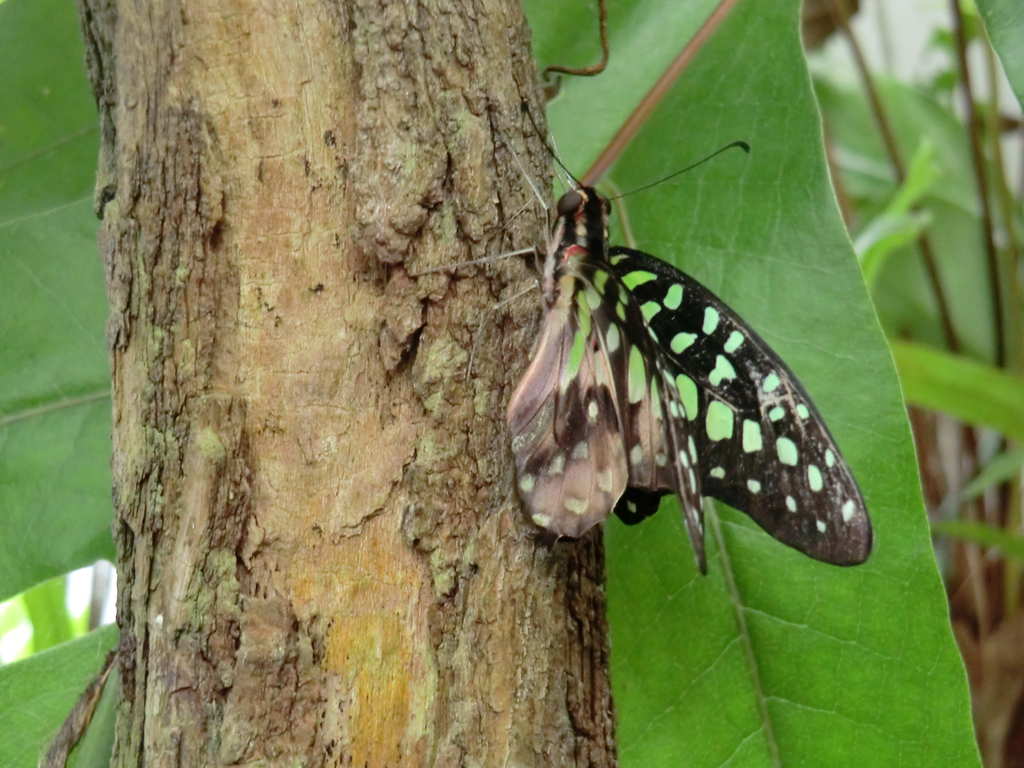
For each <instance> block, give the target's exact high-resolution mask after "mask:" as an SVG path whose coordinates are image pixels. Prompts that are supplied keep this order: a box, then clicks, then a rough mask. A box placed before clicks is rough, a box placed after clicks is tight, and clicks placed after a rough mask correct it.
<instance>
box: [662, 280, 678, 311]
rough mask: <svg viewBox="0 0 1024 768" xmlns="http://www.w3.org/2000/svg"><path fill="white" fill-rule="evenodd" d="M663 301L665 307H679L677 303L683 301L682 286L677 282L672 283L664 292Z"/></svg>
mask: <svg viewBox="0 0 1024 768" xmlns="http://www.w3.org/2000/svg"><path fill="white" fill-rule="evenodd" d="M663 303H664V304H665V308H666V309H679V305H680V304H682V303H683V286H681V285H680V284H679V283H675V284H674V285H672V286H671V287H670V288H669V289H668V292H667V293H666V294H665V301H664V302H663Z"/></svg>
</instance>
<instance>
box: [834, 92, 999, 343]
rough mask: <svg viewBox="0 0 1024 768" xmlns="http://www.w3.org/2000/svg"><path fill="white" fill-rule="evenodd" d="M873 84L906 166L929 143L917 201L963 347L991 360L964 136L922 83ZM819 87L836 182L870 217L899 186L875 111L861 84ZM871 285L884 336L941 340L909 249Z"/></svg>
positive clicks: (863, 216) (914, 252)
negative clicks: (930, 165) (923, 188)
mask: <svg viewBox="0 0 1024 768" xmlns="http://www.w3.org/2000/svg"><path fill="white" fill-rule="evenodd" d="M877 85H878V89H879V94H880V97H881V100H882V103H883V105H884V108H885V112H886V114H887V116H888V119H889V122H890V124H891V126H892V129H893V132H894V134H895V137H896V143H897V145H898V146H899V148H900V150H901V155H902V157H903V159H904V163H907V162H908V160H909V158H911V157H913V156H914V153H916V152H917V151H918V150H919V147H920V146H921V144H923V143H928V144H930V145H931V146H933V147H934V166H935V170H936V171H937V177H936V178H934V180H933V182H932V183H931V185H930V186H929V187H928V190H927V192H926V193H925V194H923V195H922V196H921V197H920V198H919V203H920V204H921V206H922V207H923V209H924V210H925V211H927V213H928V214H929V215H930V217H931V221H930V223H929V226H928V236H929V239H930V242H931V246H932V251H933V252H934V256H935V260H936V263H937V266H938V270H939V275H940V279H941V281H942V284H943V286H944V289H945V292H946V295H947V298H948V303H949V305H950V307H951V312H952V320H953V325H954V327H955V328H956V331H957V334H958V336H959V340H960V342H961V347H962V348H963V350H964V351H965V352H966V353H969V354H971V355H973V356H975V357H978V358H979V359H987V360H991V359H993V356H994V344H993V338H994V334H993V329H992V301H991V292H990V290H989V286H988V278H987V274H988V273H987V267H986V261H985V259H986V257H985V250H984V243H983V240H982V228H981V220H980V212H979V208H978V201H977V196H976V193H975V184H974V176H973V170H972V168H971V160H970V154H969V150H968V147H969V144H968V140H967V134H966V132H965V131H964V127H963V125H962V124H961V123H960V121H959V119H958V118H957V116H956V115H955V114H954V113H953V112H952V111H951V110H950V108H949V107H948V106H946V105H944V104H942V103H940V102H939V101H937V100H936V99H934V98H932V97H931V96H929V95H928V94H926V93H924V92H922V91H921V90H920V89H918V88H915V87H913V86H910V85H907V84H906V83H901V82H897V81H892V80H888V79H886V78H884V77H878V78H877ZM817 93H818V97H819V100H820V102H821V105H822V108H823V110H824V112H825V117H826V122H827V125H828V127H829V135H830V136H831V138H832V141H833V144H834V154H835V156H836V158H837V160H838V164H839V167H840V171H841V173H840V177H841V180H842V182H843V186H844V188H845V190H846V192H847V194H848V195H849V196H850V197H851V198H852V199H853V200H854V202H855V203H856V209H857V212H858V215H859V218H860V220H861V221H862V222H865V221H871V219H872V218H873V217H874V216H876V215H878V214H879V213H880V212H881V211H882V210H883V209H884V208H885V207H886V206H887V205H888V204H889V202H890V201H891V200H892V198H893V196H894V195H895V194H896V193H897V188H896V182H895V179H894V176H893V172H892V169H891V165H890V163H889V160H888V156H887V154H886V152H885V150H884V149H883V148H882V144H881V139H880V138H879V133H878V129H877V127H876V125H875V122H874V117H873V116H872V114H871V111H870V110H869V109H868V106H867V103H866V101H865V99H864V96H863V93H862V92H861V91H860V90H857V89H849V88H846V87H841V86H838V85H834V84H831V83H829V82H826V81H824V80H821V79H819V80H818V82H817ZM860 226H864V225H863V224H861V225H860ZM858 231H859V229H858ZM874 286H875V290H874V291H873V293H872V296H873V298H874V300H875V303H876V306H877V310H878V313H879V316H880V317H881V320H882V324H883V326H884V327H885V328H886V330H887V332H888V335H889V336H890V337H893V338H912V339H914V340H915V341H920V342H923V343H928V344H931V345H933V346H944V335H943V331H942V328H941V325H940V322H939V315H938V309H937V305H936V302H935V299H934V295H933V293H932V290H931V286H930V283H929V281H928V279H927V278H926V275H925V270H924V266H923V261H922V259H921V256H920V255H919V253H918V249H917V247H916V246H908V247H907V248H906V249H905V250H904V251H901V252H899V253H896V254H893V255H892V257H891V258H889V259H887V260H886V261H885V263H884V265H882V266H881V268H880V270H879V273H878V275H877V279H876V280H875V281H874Z"/></svg>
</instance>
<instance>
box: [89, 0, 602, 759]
mask: <svg viewBox="0 0 1024 768" xmlns="http://www.w3.org/2000/svg"><path fill="white" fill-rule="evenodd" d="M80 7H81V14H82V25H83V30H84V33H85V38H86V44H87V50H88V58H89V68H90V73H91V77H92V80H93V85H94V89H95V93H96V98H97V103H98V105H99V108H100V120H101V123H102V135H103V147H102V151H101V157H100V164H99V178H98V182H97V196H96V201H97V212H98V214H99V215H100V216H101V218H102V219H103V224H102V227H101V233H100V247H101V251H102V254H103V258H104V260H105V265H106V276H107V284H108V293H109V299H110V319H109V326H108V338H109V345H110V353H111V359H112V366H113V385H114V458H113V470H114V488H113V492H114V504H115V513H116V516H115V538H116V540H117V545H118V553H119V554H118V576H119V586H120V590H119V598H118V600H119V605H118V622H119V625H120V627H121V637H122V640H121V646H120V649H119V661H118V663H119V669H120V675H121V680H122V686H123V689H122V702H121V704H120V710H119V718H118V725H117V732H116V740H115V749H114V761H113V764H114V765H117V766H136V765H142V764H145V765H147V766H164V765H188V766H192V765H256V764H259V765H308V766H320V765H345V766H349V765H351V766H398V765H414V766H415V765H437V766H461V765H466V766H492V765H494V766H497V765H501V766H541V765H544V766H550V765H557V766H563V765H567V766H568V765H578V766H584V765H586V766H608V765H613V764H614V762H615V753H614V745H613V740H612V706H611V696H610V690H609V684H608V678H607V660H608V658H607V657H608V649H607V640H606V633H605V620H604V596H603V589H602V581H603V554H602V548H601V542H600V538H599V532H595V535H591V536H588V537H587V538H585V539H583V540H581V541H579V542H560V543H551V542H547V541H544V540H543V539H541V538H538V536H537V534H536V532H535V530H534V529H533V528H532V527H531V525H530V524H529V523H528V522H527V521H525V520H524V519H523V515H522V512H521V510H520V506H519V503H518V501H517V499H516V497H515V494H514V492H513V487H512V480H513V471H512V463H511V456H510V454H509V449H508V446H507V435H506V432H505V427H504V407H505V403H506V402H507V398H508V394H509V392H510V390H511V387H512V386H514V383H515V380H516V378H517V376H518V375H519V373H520V372H521V371H522V369H523V366H524V363H525V359H526V356H527V354H528V351H529V349H530V346H531V342H532V339H533V336H534V334H535V332H536V322H537V316H538V311H537V305H538V302H537V297H536V294H535V293H534V294H533V295H530V296H526V297H524V298H522V299H520V300H518V301H515V302H512V303H511V304H510V305H508V306H507V307H506V308H504V309H502V310H500V311H497V312H493V313H488V309H489V308H490V307H491V306H492V305H494V304H495V303H496V302H498V301H500V300H501V299H504V298H508V297H509V296H512V295H513V294H514V293H516V292H518V291H520V290H521V289H522V288H523V287H525V286H527V285H528V284H529V282H528V281H529V279H530V278H529V277H528V275H527V271H526V269H525V267H524V265H523V264H522V263H519V262H517V261H515V260H508V261H506V262H503V263H501V264H499V265H496V266H493V267H487V268H485V269H475V270H472V269H471V270H464V271H461V272H459V273H458V274H457V275H453V274H451V273H448V274H446V273H440V272H434V273H430V274H425V275H424V274H421V273H422V272H423V271H424V270H425V269H428V268H429V267H431V266H436V265H441V264H449V263H452V262H456V261H461V260H466V259H470V258H475V257H479V256H483V255H485V254H492V253H497V252H499V251H502V250H508V249H510V248H513V247H522V246H523V245H528V244H533V243H536V242H538V240H539V238H541V237H542V235H543V232H542V230H543V222H542V219H543V217H542V216H540V215H539V214H538V211H537V209H536V207H533V208H532V209H531V208H530V206H531V202H530V192H529V189H528V187H527V185H526V184H525V182H524V180H523V178H522V176H521V174H520V172H519V171H518V170H517V167H516V163H515V161H514V160H513V154H512V153H513V152H514V153H515V156H517V157H518V158H519V159H520V161H521V162H522V163H523V164H524V165H525V166H526V167H527V168H529V169H530V170H531V172H532V173H533V174H534V175H535V177H536V178H540V179H543V178H544V171H543V169H544V168H545V167H546V166H547V163H548V159H547V157H546V156H545V152H544V150H543V147H542V146H541V144H540V141H539V137H537V136H535V135H533V131H532V129H531V128H530V124H529V122H528V120H527V119H526V117H525V116H524V114H523V112H522V109H521V102H523V101H524V100H525V101H526V102H527V103H529V105H530V108H531V109H532V110H533V112H534V114H535V115H538V116H539V115H540V114H541V109H540V107H539V106H538V103H537V101H536V98H535V93H536V92H535V88H534V77H535V75H534V70H533V63H532V61H531V58H530V55H529V39H528V31H527V29H526V27H525V23H524V20H523V17H522V12H521V10H520V8H519V7H518V3H517V2H515V1H514V0H476V1H475V2H474V1H473V0H421V1H420V2H415V1H413V0H409V1H406V2H387V1H386V0H348V1H347V2H340V3H331V2H311V3H296V4H279V3H255V2H246V1H245V0H233V1H230V2H211V1H210V0H196V1H194V2H189V3H182V2H180V0H152V1H151V2H147V3H131V2H127V1H126V0H80ZM524 206H526V208H527V212H526V213H525V214H522V215H516V214H517V213H518V212H519V211H520V210H521V209H522V208H523V207H524ZM478 330H479V333H481V334H482V336H481V338H482V343H480V344H479V346H478V351H477V354H476V357H475V361H474V365H473V369H472V375H471V376H470V377H468V378H467V376H466V371H467V363H468V358H469V355H470V351H471V349H472V347H473V344H474V339H475V338H476V335H477V333H478Z"/></svg>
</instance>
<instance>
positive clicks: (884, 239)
mask: <svg viewBox="0 0 1024 768" xmlns="http://www.w3.org/2000/svg"><path fill="white" fill-rule="evenodd" d="M940 175H941V172H940V170H939V167H938V165H937V164H936V162H935V147H934V146H933V145H932V143H931V142H930V141H928V140H927V139H926V140H924V141H922V142H921V143H920V144H919V145H918V147H917V150H916V151H915V152H914V157H913V159H912V160H911V162H910V167H909V168H908V169H907V176H906V178H905V179H904V180H903V183H902V184H900V186H899V189H897V190H896V193H895V194H894V195H893V197H892V200H890V201H889V204H888V205H886V207H885V210H883V211H882V213H880V214H879V215H878V216H876V217H875V218H874V219H872V220H871V221H870V222H868V224H867V226H865V227H864V229H863V230H862V231H861V232H860V234H859V235H858V236H857V238H856V240H854V243H853V248H854V250H855V251H856V252H857V258H858V260H859V261H860V268H861V271H862V272H863V273H864V281H865V282H866V283H867V284H868V286H869V287H871V288H873V287H874V286H875V282H876V280H877V279H878V272H879V270H880V269H881V268H882V265H883V264H884V263H885V260H886V259H887V258H888V257H889V255H890V254H892V253H893V252H894V251H896V250H898V249H901V248H905V246H908V245H911V244H912V243H913V242H914V241H915V240H917V238H918V237H919V236H920V235H921V233H922V232H924V230H925V229H926V228H927V226H928V225H929V224H930V223H931V216H930V215H929V214H928V212H927V211H917V212H912V211H911V209H912V208H913V206H915V205H917V203H918V201H919V200H920V199H921V197H922V195H924V194H925V193H926V192H927V191H928V190H929V189H930V188H931V187H932V186H933V185H934V184H935V182H936V181H937V180H938V178H939V176H940ZM904 253H906V251H904Z"/></svg>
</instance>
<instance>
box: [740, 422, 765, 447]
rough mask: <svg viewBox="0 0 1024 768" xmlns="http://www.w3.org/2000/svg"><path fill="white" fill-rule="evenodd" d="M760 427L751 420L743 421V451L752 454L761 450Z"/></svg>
mask: <svg viewBox="0 0 1024 768" xmlns="http://www.w3.org/2000/svg"><path fill="white" fill-rule="evenodd" d="M761 445H762V443H761V425H760V424H758V423H757V422H756V421H752V420H751V419H744V420H743V450H744V451H746V452H747V453H754V452H755V451H760V450H761Z"/></svg>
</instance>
